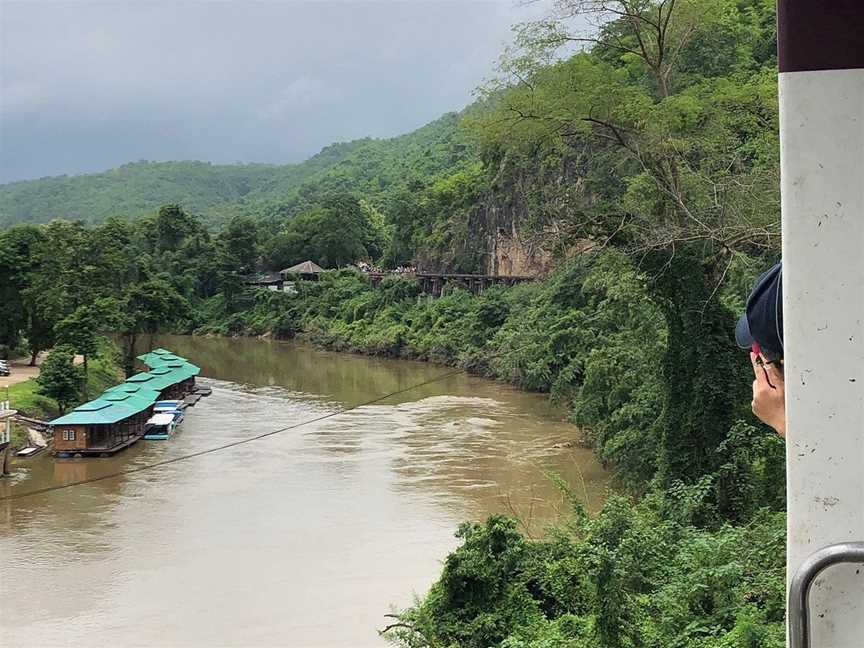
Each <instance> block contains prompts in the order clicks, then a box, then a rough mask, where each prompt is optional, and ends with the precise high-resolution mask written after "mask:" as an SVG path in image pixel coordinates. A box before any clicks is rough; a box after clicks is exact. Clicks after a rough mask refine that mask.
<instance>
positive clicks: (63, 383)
mask: <svg viewBox="0 0 864 648" xmlns="http://www.w3.org/2000/svg"><path fill="white" fill-rule="evenodd" d="M83 380H84V376H83V374H82V372H81V368H80V367H77V366H75V350H74V349H73V348H72V347H70V346H65V345H61V346H58V347H55V348H54V349H52V350H51V352H50V353H49V354H48V357H46V358H45V361H44V362H43V363H42V365H41V367H40V368H39V376H38V377H37V378H36V382H37V383H39V393H40V394H43V395H45V396H48V397H49V398H53V399H54V400H55V401H57V405H58V406H59V408H60V412H61V413H63V412H65V411H66V408H67V407H68V406H69V405H70V404H71V403H74V402H75V401H77V400H78V398H79V396H80V394H81V387H82V384H83Z"/></svg>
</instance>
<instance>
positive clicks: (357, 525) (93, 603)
mask: <svg viewBox="0 0 864 648" xmlns="http://www.w3.org/2000/svg"><path fill="white" fill-rule="evenodd" d="M156 343H158V344H159V345H161V346H164V347H166V348H168V349H171V350H172V351H174V352H176V353H178V354H180V355H182V356H184V357H186V358H188V359H189V360H190V361H192V362H194V363H195V364H198V365H199V366H201V368H202V376H204V378H202V379H200V380H199V382H206V383H208V384H211V385H212V386H213V394H212V396H210V397H208V398H205V399H203V400H202V401H201V402H200V403H199V404H198V405H197V406H196V407H194V408H191V409H189V410H188V413H187V416H186V420H185V422H184V423H183V425H182V426H181V427H180V428H179V430H178V432H177V433H176V435H175V436H174V437H173V438H172V439H170V440H169V441H142V442H139V443H138V444H136V445H135V446H133V447H132V448H130V449H129V450H127V451H125V452H122V453H120V454H119V455H117V456H115V457H112V458H106V459H65V460H61V459H56V460H55V459H53V458H51V457H50V456H48V454H47V453H42V455H40V456H37V457H34V458H32V459H29V460H20V461H17V462H15V463H13V466H12V468H13V472H14V475H13V476H12V477H10V478H6V479H4V480H0V496H3V495H8V494H10V493H21V492H24V491H28V490H33V489H38V488H43V487H46V486H49V485H53V484H64V483H69V482H73V481H80V480H83V479H88V478H92V477H98V476H100V475H104V474H107V473H111V472H116V471H120V470H128V469H132V468H135V467H138V466H143V465H146V464H150V463H153V462H158V461H163V460H166V459H169V458H172V457H177V456H181V455H186V454H189V453H194V452H197V451H201V450H205V449H208V448H212V447H215V446H220V445H223V444H226V443H229V442H231V441H234V440H239V439H243V438H246V437H250V436H254V435H257V434H261V433H262V432H267V431H270V430H276V429H278V428H281V427H284V426H287V425H294V424H298V423H301V422H303V421H308V420H310V419H315V418H318V417H321V416H323V415H325V414H328V413H331V412H338V411H340V410H342V409H345V408H348V407H352V406H354V405H356V404H358V403H364V402H368V401H370V400H373V399H376V398H378V397H380V396H382V395H385V394H389V393H392V392H397V391H401V390H405V391H401V393H399V394H397V395H395V396H392V397H390V398H387V399H385V400H382V401H380V402H377V403H375V404H373V405H367V406H363V407H359V408H357V409H354V410H352V411H349V412H346V413H343V414H339V415H338V416H334V417H331V418H326V419H324V420H321V421H318V422H315V423H309V424H306V425H302V426H300V427H296V428H294V429H291V430H287V431H285V432H282V433H280V434H276V435H273V436H268V437H265V438H262V439H260V440H257V441H255V442H252V443H248V444H243V445H239V446H235V447H232V448H229V449H225V450H222V451H219V452H214V453H209V454H204V455H201V456H197V457H195V458H192V459H189V460H185V461H180V462H177V463H170V464H167V465H163V466H160V467H158V468H155V469H152V470H145V471H140V472H133V473H131V474H126V475H123V476H120V477H115V478H111V479H106V480H102V481H97V482H94V483H90V484H85V485H79V486H75V487H72V488H67V489H63V490H56V491H53V492H50V493H45V494H42V495H35V496H31V497H26V498H21V499H14V500H6V501H0V644H2V645H8V646H55V645H56V646H61V645H62V646H106V647H107V646H139V645H140V646H223V645H224V646H299V647H307V646H308V647H312V646H333V647H342V646H345V647H356V648H360V647H363V646H378V647H380V646H383V645H386V644H385V642H384V641H383V640H382V639H381V638H380V637H379V636H378V634H377V630H378V629H379V628H381V627H383V626H384V625H386V622H387V619H386V618H385V616H384V615H385V614H387V613H389V612H390V611H391V610H392V609H393V608H394V607H395V608H398V607H402V606H405V605H408V604H410V603H411V601H412V597H413V595H414V594H422V593H423V592H425V590H426V589H427V588H428V587H429V585H430V584H431V583H432V582H433V581H434V579H435V578H436V576H437V575H438V573H439V572H440V569H441V561H442V559H443V558H444V557H445V556H446V555H447V553H448V552H449V551H450V550H452V549H453V548H454V547H455V546H456V540H455V538H454V537H453V533H454V531H455V529H456V527H457V526H458V524H459V523H460V522H462V521H465V520H482V519H484V518H485V516H487V515H488V514H490V513H494V512H504V513H516V514H518V515H519V516H521V518H522V519H523V520H524V522H525V524H526V525H528V526H529V528H530V529H531V531H532V533H536V532H539V530H540V529H541V528H542V527H543V526H544V525H546V524H548V523H549V522H551V521H553V520H554V519H555V518H556V516H557V515H560V514H561V513H562V512H564V511H565V510H566V506H565V505H564V504H563V503H562V497H561V495H560V493H559V492H558V491H557V490H556V488H555V487H554V486H553V485H552V483H551V482H550V481H549V479H548V478H547V477H546V476H545V472H546V471H554V472H557V473H558V474H560V475H561V476H563V477H564V478H565V479H566V480H567V481H568V482H569V483H570V484H571V486H572V488H573V489H574V490H575V491H576V492H577V493H579V494H580V495H581V496H582V497H583V498H584V499H585V500H586V501H587V503H588V506H589V508H592V509H596V508H597V506H598V505H599V504H600V503H601V500H602V498H603V496H604V494H605V492H606V488H607V478H606V475H605V473H604V472H603V470H602V469H601V468H600V466H599V465H598V464H597V462H596V461H595V460H594V459H593V457H592V455H591V453H590V452H589V451H588V450H583V449H580V448H578V447H575V446H574V445H573V441H574V440H575V439H576V438H577V435H576V430H575V428H574V427H573V426H571V425H569V424H567V423H565V422H563V421H562V417H561V413H560V412H557V411H555V410H554V409H552V408H551V407H550V406H549V405H548V404H547V402H546V400H545V398H544V397H543V396H540V395H536V394H527V393H523V392H519V391H517V390H515V389H513V388H511V387H508V386H506V385H501V384H498V383H495V382H491V381H487V380H482V379H479V378H476V377H470V376H466V375H464V374H460V375H454V376H450V377H447V378H445V379H442V380H438V381H435V382H427V381H434V379H435V378H436V377H439V376H442V375H443V374H446V373H448V372H450V371H452V370H451V369H449V368H447V367H441V366H435V365H429V364H423V363H417V362H407V361H394V360H378V359H370V358H363V357H355V356H348V355H340V354H332V353H324V352H320V351H315V350H312V349H309V348H307V347H303V346H298V345H292V344H280V343H270V342H265V341H259V340H250V339H237V340H232V339H204V338H186V337H168V338H162V339H160V340H157V341H156ZM420 383H427V384H425V385H423V386H421V387H417V388H413V389H411V387H412V386H413V385H418V384H420Z"/></svg>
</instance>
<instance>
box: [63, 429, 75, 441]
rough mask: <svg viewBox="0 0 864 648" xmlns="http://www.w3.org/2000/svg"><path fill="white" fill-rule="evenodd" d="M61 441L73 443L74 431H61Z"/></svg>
mask: <svg viewBox="0 0 864 648" xmlns="http://www.w3.org/2000/svg"><path fill="white" fill-rule="evenodd" d="M63 440H64V441H74V440H75V430H63Z"/></svg>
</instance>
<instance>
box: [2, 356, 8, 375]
mask: <svg viewBox="0 0 864 648" xmlns="http://www.w3.org/2000/svg"><path fill="white" fill-rule="evenodd" d="M8 375H9V363H8V362H6V361H5V360H0V376H8Z"/></svg>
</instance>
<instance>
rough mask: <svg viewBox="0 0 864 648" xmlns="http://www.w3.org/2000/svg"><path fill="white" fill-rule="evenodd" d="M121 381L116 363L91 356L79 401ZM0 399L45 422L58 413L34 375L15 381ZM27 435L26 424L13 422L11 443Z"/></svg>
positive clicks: (53, 402) (22, 441) (19, 443)
mask: <svg viewBox="0 0 864 648" xmlns="http://www.w3.org/2000/svg"><path fill="white" fill-rule="evenodd" d="M122 380H123V374H122V372H121V371H120V368H119V366H118V365H117V364H116V363H115V362H114V361H113V360H112V359H111V358H93V359H91V360H90V361H89V363H88V371H87V386H86V389H85V390H83V391H82V393H81V397H80V399H79V401H78V402H79V403H83V402H84V401H87V400H90V399H91V398H93V397H94V396H97V395H98V394H101V393H102V392H103V391H105V390H106V389H107V388H108V387H110V386H112V385H116V384H117V383H118V382H120V381H122ZM0 395H2V398H3V400H6V399H7V396H8V400H9V401H10V406H11V407H12V409H16V410H18V411H19V412H21V413H23V414H25V415H27V416H29V417H31V418H35V419H39V420H42V421H48V420H51V419H52V418H56V417H57V416H59V414H60V408H59V407H58V405H57V402H56V401H54V400H53V399H51V398H48V397H47V396H43V395H42V394H40V393H39V383H37V382H36V379H35V378H31V379H30V380H25V381H24V382H20V383H16V384H15V385H12V386H10V387H8V388H4V390H3V391H2V392H0ZM26 438H27V428H26V426H23V425H20V424H15V425H13V427H12V443H13V445H16V446H19V445H23V443H24V441H25V440H26Z"/></svg>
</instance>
